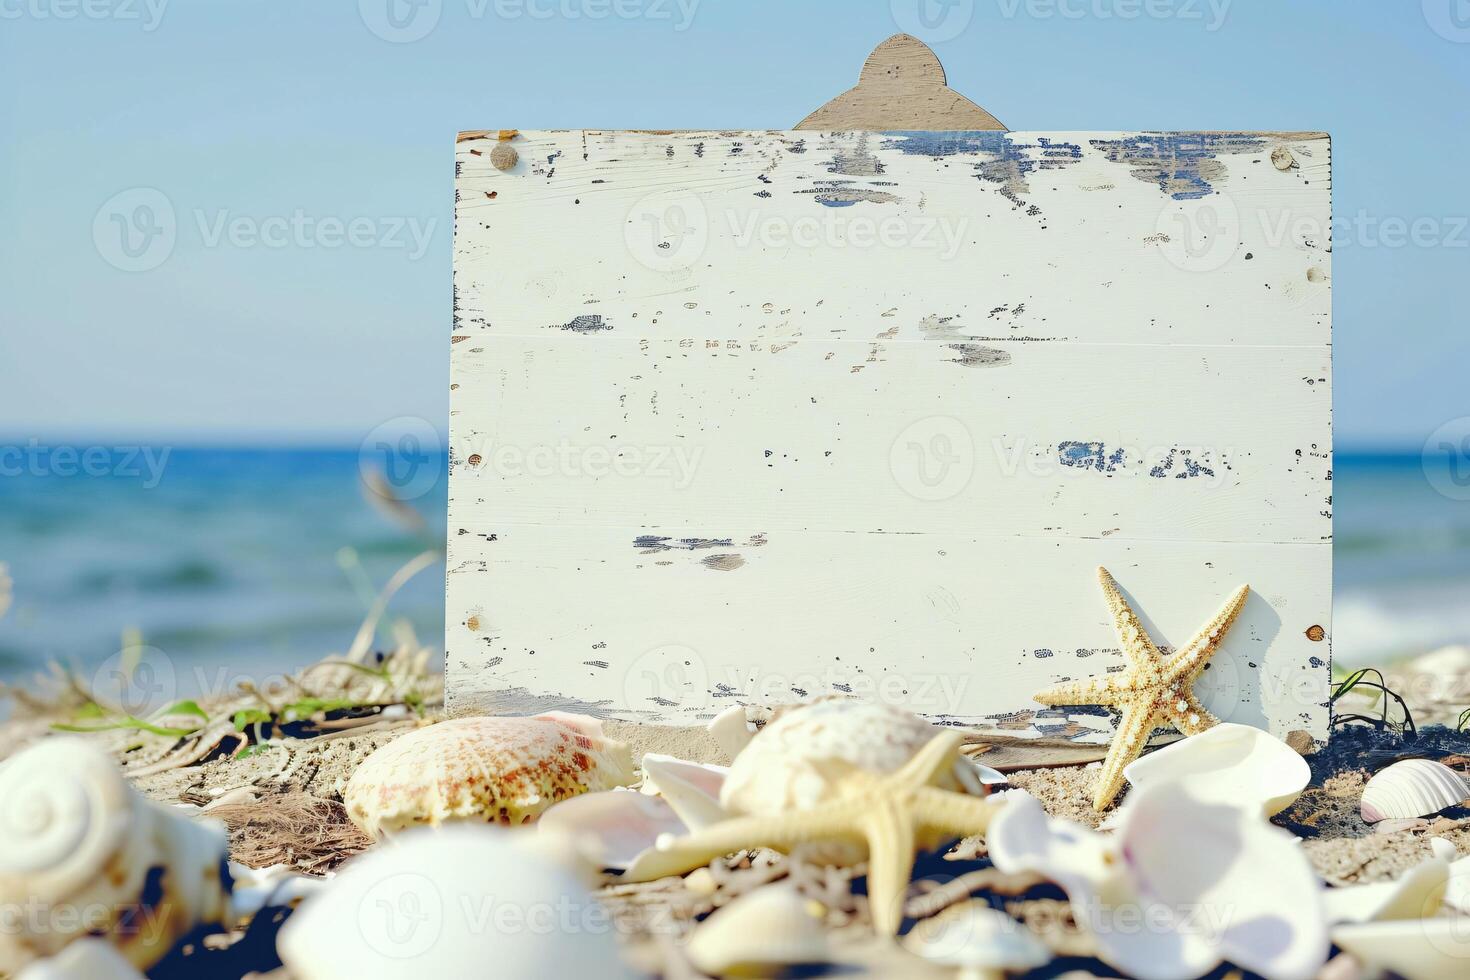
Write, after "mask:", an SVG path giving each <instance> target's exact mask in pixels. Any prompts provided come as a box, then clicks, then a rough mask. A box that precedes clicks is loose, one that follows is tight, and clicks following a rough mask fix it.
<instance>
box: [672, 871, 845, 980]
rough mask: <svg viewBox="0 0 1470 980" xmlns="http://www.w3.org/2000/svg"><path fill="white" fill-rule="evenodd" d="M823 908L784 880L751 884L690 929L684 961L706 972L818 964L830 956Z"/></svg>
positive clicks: (766, 972) (763, 972) (758, 972)
mask: <svg viewBox="0 0 1470 980" xmlns="http://www.w3.org/2000/svg"><path fill="white" fill-rule="evenodd" d="M826 913H827V910H826V908H825V907H823V906H822V904H821V903H820V902H817V901H815V900H814V899H809V898H803V897H802V895H801V894H800V893H799V892H798V891H797V890H796V886H795V885H792V884H790V883H789V882H782V883H780V884H776V885H769V886H766V887H764V888H757V889H756V890H755V891H753V892H749V893H747V894H745V895H742V896H740V897H739V898H737V899H735V901H733V902H731V903H730V904H729V905H727V906H725V907H724V908H722V909H720V910H719V911H718V912H716V913H715V914H714V915H712V916H710V917H709V918H708V919H706V920H705V921H704V922H702V923H701V924H700V925H699V926H698V928H696V929H695V930H694V935H693V936H692V937H691V938H690V940H689V945H688V948H687V952H688V956H689V961H690V962H691V963H693V964H694V966H695V967H696V968H698V969H699V970H700V972H702V973H708V974H710V975H711V976H727V975H732V974H733V975H747V976H773V975H775V974H776V973H778V972H781V968H783V967H788V966H800V965H803V964H809V963H821V962H823V961H825V960H827V959H828V957H830V956H831V945H830V943H829V942H828V939H827V928H826V925H825V917H826Z"/></svg>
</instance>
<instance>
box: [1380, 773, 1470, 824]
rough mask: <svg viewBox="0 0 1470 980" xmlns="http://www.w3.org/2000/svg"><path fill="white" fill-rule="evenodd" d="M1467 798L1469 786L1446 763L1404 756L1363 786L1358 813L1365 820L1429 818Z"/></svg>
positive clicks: (1468, 796) (1469, 792)
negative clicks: (1359, 812) (1404, 757)
mask: <svg viewBox="0 0 1470 980" xmlns="http://www.w3.org/2000/svg"><path fill="white" fill-rule="evenodd" d="M1467 798H1470V787H1467V786H1466V785H1465V780H1464V779H1463V778H1461V776H1460V774H1459V773H1457V772H1455V771H1454V770H1453V769H1451V768H1450V767H1449V766H1446V765H1443V764H1442V763H1439V762H1432V761H1430V760H1429V759H1404V760H1403V761H1401V762H1395V763H1394V764H1393V765H1391V766H1389V767H1388V768H1387V769H1384V770H1383V771H1382V772H1380V773H1378V774H1377V775H1376V776H1374V777H1373V778H1372V779H1370V780H1368V785H1367V786H1365V787H1363V800H1362V806H1361V808H1360V809H1361V812H1362V815H1363V820H1364V821H1366V822H1367V823H1377V822H1378V821H1380V820H1394V819H1404V820H1407V819H1411V818H1413V817H1428V816H1432V815H1434V814H1436V813H1439V812H1440V811H1441V810H1447V809H1449V808H1450V807H1452V806H1457V805H1459V804H1460V803H1463V802H1465V800H1466V799H1467Z"/></svg>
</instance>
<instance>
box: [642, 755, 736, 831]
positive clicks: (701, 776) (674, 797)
mask: <svg viewBox="0 0 1470 980" xmlns="http://www.w3.org/2000/svg"><path fill="white" fill-rule="evenodd" d="M729 774H730V770H729V768H727V767H725V766H715V765H709V764H706V763H702V762H685V761H684V760H683V759H676V758H674V757H673V756H671V755H655V754H653V753H651V752H650V753H648V754H647V755H645V756H644V757H643V792H645V793H648V794H657V795H659V796H661V797H663V798H664V799H665V800H666V801H668V804H669V806H671V807H673V809H674V812H675V813H677V814H678V815H679V819H680V820H682V821H683V822H684V825H685V826H686V827H688V828H689V829H690V830H700V829H701V828H704V827H708V826H709V825H710V824H715V823H719V822H720V821H721V820H727V819H729V816H730V815H729V814H728V813H726V812H725V808H724V807H723V806H721V805H720V789H721V787H723V786H724V785H725V779H726V778H727V777H728V776H729Z"/></svg>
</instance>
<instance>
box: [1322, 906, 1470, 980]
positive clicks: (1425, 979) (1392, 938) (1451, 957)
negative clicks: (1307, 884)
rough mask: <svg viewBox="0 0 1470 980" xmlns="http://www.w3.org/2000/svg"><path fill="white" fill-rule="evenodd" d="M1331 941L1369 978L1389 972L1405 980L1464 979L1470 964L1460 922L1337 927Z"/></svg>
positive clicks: (1469, 940)
mask: <svg viewBox="0 0 1470 980" xmlns="http://www.w3.org/2000/svg"><path fill="white" fill-rule="evenodd" d="M1332 941H1333V942H1334V943H1336V944H1337V945H1338V946H1339V947H1341V948H1342V950H1343V952H1345V953H1348V954H1350V955H1351V956H1352V957H1353V958H1354V959H1356V960H1357V961H1358V962H1359V963H1361V964H1362V965H1363V967H1364V969H1365V971H1366V973H1367V975H1368V976H1379V975H1381V974H1382V973H1384V972H1389V973H1393V974H1395V975H1397V976H1400V977H1405V978H1407V980H1464V977H1465V975H1466V964H1467V963H1470V927H1467V924H1466V922H1465V920H1463V919H1449V918H1439V919H1400V920H1397V921H1393V922H1369V923H1367V924H1364V925H1347V926H1338V927H1337V928H1336V929H1334V930H1332Z"/></svg>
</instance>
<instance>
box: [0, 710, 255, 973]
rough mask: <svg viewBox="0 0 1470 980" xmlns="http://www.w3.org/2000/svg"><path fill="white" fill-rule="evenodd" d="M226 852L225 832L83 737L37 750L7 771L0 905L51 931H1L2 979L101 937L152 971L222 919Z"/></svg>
mask: <svg viewBox="0 0 1470 980" xmlns="http://www.w3.org/2000/svg"><path fill="white" fill-rule="evenodd" d="M226 856H227V844H226V837H225V830H224V828H223V827H222V826H221V825H219V824H216V823H213V822H210V821H195V820H190V819H189V818H187V817H185V816H183V815H182V814H181V813H179V812H178V811H176V810H174V809H173V808H171V807H166V806H163V805H161V804H158V803H154V802H152V801H150V800H147V799H145V798H144V797H143V796H142V795H140V794H139V793H137V792H136V791H135V790H134V789H133V788H132V787H131V786H129V785H128V782H127V780H126V779H125V778H124V777H123V775H122V773H121V772H120V771H119V770H118V768H117V766H116V765H115V764H114V763H113V761H112V760H111V759H110V758H108V757H107V756H106V755H104V754H103V753H102V752H101V751H100V750H98V749H96V748H94V747H93V746H92V745H90V744H89V743H87V742H86V741H84V740H82V739H78V738H48V739H44V740H43V741H41V742H38V743H37V744H35V745H32V746H31V747H29V748H27V749H25V750H24V751H23V752H21V753H19V754H18V755H16V756H14V757H12V758H10V759H8V760H6V761H5V762H4V763H3V764H0V908H11V909H24V910H28V911H27V912H26V914H27V915H28V916H32V915H34V916H40V917H41V919H42V923H43V927H41V928H27V929H25V930H15V929H0V974H5V973H15V972H18V971H20V970H21V969H22V968H24V967H26V966H27V965H28V964H30V963H32V962H34V961H36V960H38V959H42V958H45V957H51V956H55V955H56V954H58V953H59V952H61V951H62V950H63V949H64V948H65V947H66V946H68V945H69V944H70V943H72V942H73V941H75V940H78V939H82V938H85V937H87V936H94V935H95V936H100V937H103V938H105V939H106V940H107V941H108V942H109V943H111V944H112V945H113V946H115V947H116V948H117V950H118V951H119V952H121V953H122V955H123V956H124V957H125V958H126V959H127V960H128V961H129V962H130V963H132V964H134V965H135V966H137V967H138V968H140V969H147V968H148V967H150V966H152V965H153V964H154V963H156V962H158V960H160V959H162V958H163V956H164V954H166V953H167V952H168V951H169V950H170V949H171V948H172V947H173V945H174V944H175V943H176V942H177V941H178V939H179V938H180V937H182V936H183V935H185V934H186V933H188V932H190V931H192V930H193V929H194V928H196V927H197V926H200V925H204V924H208V923H217V922H221V921H222V920H223V919H224V917H225V916H226V914H227V912H228V887H229V880H228V876H227V874H226V873H225V871H224V869H225V860H226ZM77 955H78V956H80V955H82V954H77Z"/></svg>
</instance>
